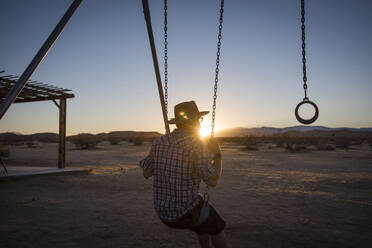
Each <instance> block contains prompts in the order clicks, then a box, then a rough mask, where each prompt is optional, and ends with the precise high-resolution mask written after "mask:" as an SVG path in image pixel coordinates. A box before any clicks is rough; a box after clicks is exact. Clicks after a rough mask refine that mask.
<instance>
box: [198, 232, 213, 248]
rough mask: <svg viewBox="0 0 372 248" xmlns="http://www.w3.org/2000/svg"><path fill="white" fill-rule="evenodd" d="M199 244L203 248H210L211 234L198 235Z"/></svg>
mask: <svg viewBox="0 0 372 248" xmlns="http://www.w3.org/2000/svg"><path fill="white" fill-rule="evenodd" d="M198 239H199V244H200V247H201V248H209V247H210V246H209V244H210V243H209V234H206V233H205V234H201V235H198Z"/></svg>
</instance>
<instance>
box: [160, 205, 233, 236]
mask: <svg viewBox="0 0 372 248" xmlns="http://www.w3.org/2000/svg"><path fill="white" fill-rule="evenodd" d="M209 205H210V212H209V216H208V218H207V220H206V221H205V222H204V223H202V224H200V225H198V226H194V225H195V223H197V222H198V220H199V215H200V210H201V208H202V206H203V201H200V203H199V205H198V206H196V207H195V208H193V209H192V210H191V211H190V212H188V213H186V214H185V215H184V216H182V218H181V219H180V220H178V221H175V222H165V221H163V223H164V224H166V225H167V226H169V227H172V228H177V229H190V230H191V231H193V232H196V233H197V234H199V235H201V234H205V233H207V234H210V235H216V234H219V233H220V232H221V231H222V230H223V229H225V226H226V223H225V221H224V220H223V219H222V218H221V216H220V215H219V214H218V213H217V211H216V210H215V209H214V207H213V206H212V205H211V204H210V203H209Z"/></svg>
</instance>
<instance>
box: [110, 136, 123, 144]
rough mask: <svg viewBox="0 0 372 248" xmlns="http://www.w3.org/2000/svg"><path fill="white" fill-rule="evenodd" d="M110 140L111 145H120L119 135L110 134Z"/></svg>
mask: <svg viewBox="0 0 372 248" xmlns="http://www.w3.org/2000/svg"><path fill="white" fill-rule="evenodd" d="M108 141H109V142H110V144H111V145H119V143H120V141H121V138H120V137H118V136H114V135H110V136H109V137H108Z"/></svg>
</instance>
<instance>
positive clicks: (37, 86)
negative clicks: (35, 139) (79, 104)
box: [0, 71, 75, 168]
mask: <svg viewBox="0 0 372 248" xmlns="http://www.w3.org/2000/svg"><path fill="white" fill-rule="evenodd" d="M4 72H5V71H0V104H1V102H2V101H3V100H4V99H5V97H6V96H7V94H8V92H9V91H10V89H11V88H12V87H13V86H14V85H15V84H16V83H17V80H18V77H17V76H13V75H5V76H2V75H1V74H3V73H4ZM74 97H75V96H74V94H72V92H71V90H69V89H63V88H59V87H56V86H53V85H49V84H45V83H40V82H37V81H31V80H29V81H27V83H26V85H25V87H24V88H23V89H22V91H21V92H20V94H19V95H18V96H17V98H16V99H15V101H14V103H23V102H39V101H53V102H54V103H55V105H56V106H57V107H58V109H59V146H58V168H65V161H66V152H65V151H66V102H67V98H74ZM57 100H58V101H59V103H58V102H57Z"/></svg>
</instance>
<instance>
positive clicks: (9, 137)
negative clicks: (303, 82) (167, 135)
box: [0, 126, 372, 142]
mask: <svg viewBox="0 0 372 248" xmlns="http://www.w3.org/2000/svg"><path fill="white" fill-rule="evenodd" d="M280 134H285V135H292V136H296V135H301V136H302V135H304V136H309V135H310V136H325V135H336V134H337V135H338V136H350V135H372V128H348V127H342V128H329V127H323V126H293V127H285V128H275V127H259V128H246V127H236V128H229V129H225V130H221V131H218V132H217V133H216V137H244V136H270V135H280ZM161 135H162V134H161V133H158V132H143V131H113V132H110V133H99V134H96V136H99V137H100V138H102V140H107V138H108V137H109V136H116V137H120V138H121V139H123V140H125V139H130V138H137V137H141V138H146V139H153V138H157V137H159V136H161ZM74 136H76V135H72V136H68V137H67V138H71V137H74ZM30 140H38V141H41V142H58V134H57V133H35V134H28V135H23V134H20V133H10V132H8V133H0V142H9V141H13V142H17V141H19V142H22V141H30Z"/></svg>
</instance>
